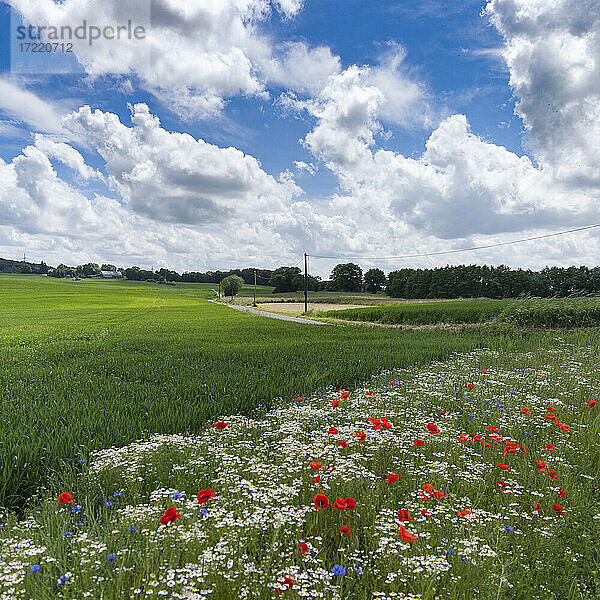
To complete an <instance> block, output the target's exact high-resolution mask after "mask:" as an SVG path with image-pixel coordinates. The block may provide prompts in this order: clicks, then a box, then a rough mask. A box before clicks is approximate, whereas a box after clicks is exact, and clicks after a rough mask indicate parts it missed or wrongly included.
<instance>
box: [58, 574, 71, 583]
mask: <svg viewBox="0 0 600 600" xmlns="http://www.w3.org/2000/svg"><path fill="white" fill-rule="evenodd" d="M68 579H69V576H68V575H61V576H60V577H59V578H58V585H65V583H67V581H68Z"/></svg>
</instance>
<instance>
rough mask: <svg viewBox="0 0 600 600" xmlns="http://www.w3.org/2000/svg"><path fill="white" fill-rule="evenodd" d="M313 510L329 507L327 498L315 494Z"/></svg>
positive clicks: (323, 495)
mask: <svg viewBox="0 0 600 600" xmlns="http://www.w3.org/2000/svg"><path fill="white" fill-rule="evenodd" d="M314 501H315V508H316V509H321V508H328V507H329V498H328V497H327V496H326V495H325V494H315V498H314Z"/></svg>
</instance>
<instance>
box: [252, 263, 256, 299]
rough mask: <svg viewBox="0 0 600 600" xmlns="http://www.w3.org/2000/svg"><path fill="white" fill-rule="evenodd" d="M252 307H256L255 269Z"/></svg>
mask: <svg viewBox="0 0 600 600" xmlns="http://www.w3.org/2000/svg"><path fill="white" fill-rule="evenodd" d="M252 306H256V269H254V303H253V304H252Z"/></svg>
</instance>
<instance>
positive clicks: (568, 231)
mask: <svg viewBox="0 0 600 600" xmlns="http://www.w3.org/2000/svg"><path fill="white" fill-rule="evenodd" d="M596 227H600V223H598V224H597V225H586V226H585V227H577V228H576V229H568V230H567V231H558V232H556V233H546V234H544V235H536V236H534V237H530V238H523V239H521V240H513V241H511V242H497V243H495V244H486V245H484V246H473V247H471V248H461V249H460V250H444V251H441V252H424V253H423V254H405V255H403V256H358V255H355V256H322V255H320V254H311V255H310V256H311V257H312V258H333V259H336V260H337V259H342V258H357V259H358V258H360V259H363V260H391V259H402V258H421V257H424V256H440V255H441V254H456V253H458V252H470V251H472V250H484V249H486V248H497V247H498V246H510V245H511V244H521V243H523V242H531V241H533V240H541V239H544V238H549V237H553V236H557V235H565V234H567V233H574V232H576V231H585V230H586V229H594V228H596Z"/></svg>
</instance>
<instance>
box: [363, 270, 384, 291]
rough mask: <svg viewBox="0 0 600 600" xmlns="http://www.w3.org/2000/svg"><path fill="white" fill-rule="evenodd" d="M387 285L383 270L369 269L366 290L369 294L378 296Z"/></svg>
mask: <svg viewBox="0 0 600 600" xmlns="http://www.w3.org/2000/svg"><path fill="white" fill-rule="evenodd" d="M386 285H387V279H386V277H385V273H384V272H383V271H382V270H381V269H369V270H368V271H367V272H366V273H365V290H367V292H369V294H376V293H377V292H379V291H380V290H382V289H383V288H384V287H385V286H386Z"/></svg>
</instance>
